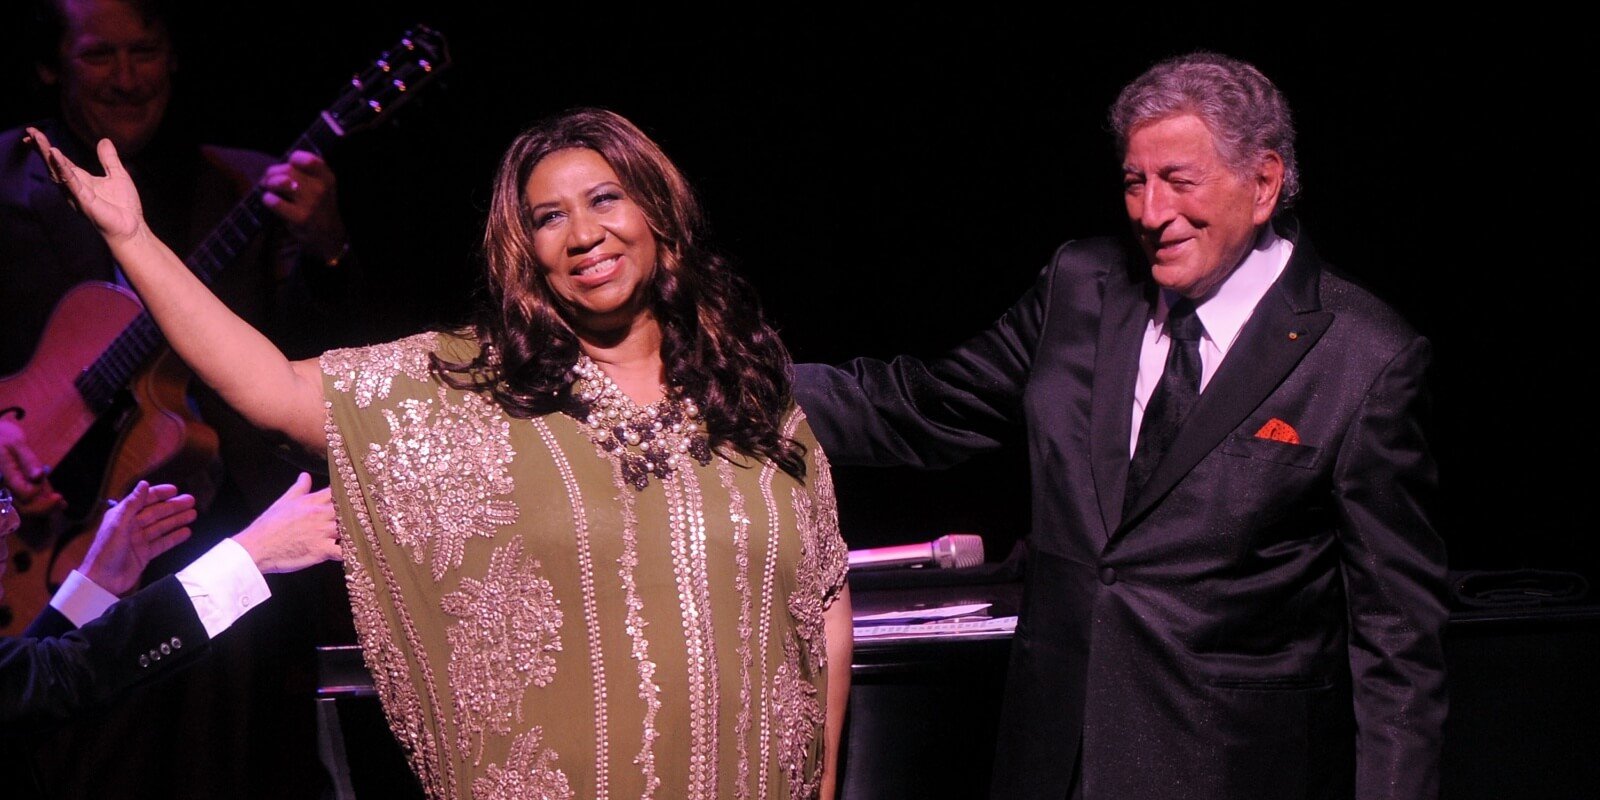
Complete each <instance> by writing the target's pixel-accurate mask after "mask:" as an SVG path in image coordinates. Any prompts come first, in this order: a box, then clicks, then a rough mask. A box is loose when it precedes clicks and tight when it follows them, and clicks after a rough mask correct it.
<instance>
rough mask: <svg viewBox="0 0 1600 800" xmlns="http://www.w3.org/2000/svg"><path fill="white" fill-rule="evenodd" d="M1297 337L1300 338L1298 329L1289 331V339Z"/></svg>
mask: <svg viewBox="0 0 1600 800" xmlns="http://www.w3.org/2000/svg"><path fill="white" fill-rule="evenodd" d="M1299 338H1300V332H1299V331H1289V341H1291V342H1292V341H1294V340H1296V339H1299Z"/></svg>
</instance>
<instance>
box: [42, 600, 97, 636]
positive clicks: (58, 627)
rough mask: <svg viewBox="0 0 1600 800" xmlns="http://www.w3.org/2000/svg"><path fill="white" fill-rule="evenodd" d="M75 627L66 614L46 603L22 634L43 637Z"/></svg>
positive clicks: (55, 634) (58, 633)
mask: <svg viewBox="0 0 1600 800" xmlns="http://www.w3.org/2000/svg"><path fill="white" fill-rule="evenodd" d="M108 610H109V609H108ZM77 627H78V626H77V625H74V624H72V620H70V619H67V615H66V614H63V613H61V612H60V611H57V610H56V607H55V606H51V605H47V606H45V607H44V610H43V611H40V612H39V616H37V617H34V618H33V622H30V623H28V629H27V630H25V631H23V632H22V636H23V638H25V639H45V638H49V637H52V636H61V635H62V634H65V633H66V632H67V631H70V630H73V629H74V628H77Z"/></svg>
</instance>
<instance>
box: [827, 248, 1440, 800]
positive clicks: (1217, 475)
mask: <svg viewBox="0 0 1600 800" xmlns="http://www.w3.org/2000/svg"><path fill="white" fill-rule="evenodd" d="M1282 233H1284V234H1285V235H1286V236H1288V237H1289V238H1291V239H1296V240H1297V241H1296V247H1295V251H1294V255H1293V257H1292V258H1291V259H1290V262H1289V264H1288V266H1287V267H1286V269H1285V271H1284V273H1283V275H1282V276H1281V277H1280V279H1279V280H1278V281H1277V282H1276V283H1275V284H1274V285H1273V286H1272V288H1271V289H1270V290H1269V291H1268V293H1267V295H1266V296H1265V297H1264V298H1263V299H1262V300H1261V302H1260V303H1259V304H1258V306H1257V308H1256V309H1255V311H1254V312H1253V314H1252V316H1251V317H1250V319H1249V321H1248V322H1247V323H1246V325H1245V326H1244V328H1243V329H1242V330H1241V331H1240V334H1239V337H1238V338H1237V340H1236V341H1235V343H1234V344H1233V346H1232V348H1231V349H1230V350H1229V352H1228V355H1227V357H1226V358H1225V359H1224V361H1223V363H1222V364H1221V366H1220V368H1219V369H1218V371H1217V372H1216V374H1215V376H1214V377H1213V379H1212V380H1211V382H1210V383H1209V384H1208V385H1207V387H1206V389H1205V391H1204V393H1203V394H1202V395H1201V397H1200V399H1199V401H1198V403H1197V405H1196V406H1195V408H1194V409H1193V411H1192V412H1191V414H1190V416H1189V417H1188V421H1187V422H1186V424H1185V427H1184V429H1183V431H1182V432H1181V433H1180V434H1179V438H1178V439H1177V441H1176V442H1175V443H1174V444H1173V447H1172V449H1171V451H1170V452H1169V453H1168V455H1167V456H1166V457H1165V459H1164V460H1163V461H1162V462H1161V463H1160V464H1159V465H1158V466H1157V468H1156V470H1155V472H1154V474H1153V475H1152V476H1151V478H1150V480H1149V481H1148V483H1147V484H1146V486H1145V488H1144V489H1143V491H1142V493H1141V495H1140V496H1139V498H1137V502H1136V503H1135V504H1134V506H1133V508H1132V510H1131V512H1130V515H1129V516H1127V517H1126V518H1124V517H1123V502H1122V494H1123V487H1124V482H1125V480H1126V474H1127V467H1128V461H1129V441H1130V431H1131V424H1132V413H1133V412H1132V402H1133V387H1134V379H1135V374H1136V371H1137V368H1138V362H1139V350H1140V338H1141V335H1142V332H1143V331H1144V329H1145V326H1146V324H1147V321H1148V319H1149V318H1150V313H1151V304H1152V303H1153V302H1154V299H1155V292H1154V290H1153V288H1152V287H1151V286H1150V284H1149V282H1148V267H1147V266H1146V262H1145V260H1144V259H1143V257H1142V256H1141V255H1139V254H1138V252H1137V251H1136V250H1134V249H1132V248H1131V246H1130V245H1129V243H1127V242H1124V241H1121V240H1113V239H1100V240H1087V241H1078V242H1070V243H1068V244H1066V245H1064V246H1062V247H1061V248H1060V249H1059V250H1058V251H1057V253H1056V255H1055V257H1054V259H1053V260H1052V263H1051V264H1050V265H1049V266H1048V267H1047V268H1046V269H1045V270H1043V272H1042V273H1041V274H1040V276H1039V279H1038V281H1037V282H1036V284H1035V285H1034V286H1033V288H1032V289H1031V290H1030V291H1029V292H1028V293H1027V294H1026V295H1025V296H1024V297H1023V298H1022V299H1021V300H1020V301H1019V302H1018V303H1017V304H1016V305H1015V306H1014V307H1013V308H1012V309H1011V310H1010V311H1009V312H1007V313H1006V314H1005V315H1004V316H1003V317H1002V318H1001V319H1000V320H999V321H998V322H997V323H996V324H995V325H994V326H993V327H992V328H990V329H989V330H988V331H986V332H984V333H982V334H980V335H978V336H976V337H974V338H972V339H971V340H969V341H967V342H966V343H964V344H963V345H961V346H960V347H958V348H956V349H954V350H953V351H951V352H950V353H948V354H946V355H944V356H942V357H940V358H937V359H931V360H918V359H914V358H904V357H903V358H899V359H895V360H894V361H893V362H881V361H874V360H866V359H862V360H857V361H853V362H850V363H849V364H846V365H844V366H843V367H842V368H833V367H826V366H821V365H799V366H798V367H797V369H796V394H797V397H798V400H799V402H800V404H801V406H803V407H804V409H805V411H806V413H807V415H808V417H809V418H810V421H811V425H812V427H813V429H814V430H815V431H816V432H817V436H818V438H819V440H820V442H821V444H822V446H823V447H824V449H825V450H826V451H827V452H828V454H829V456H830V457H831V458H832V460H833V461H834V462H835V463H839V464H878V465H909V466H916V467H925V468H932V467H939V466H945V465H948V464H950V463H953V462H956V461H958V460H960V459H962V458H965V457H967V456H968V455H970V454H972V453H974V452H976V451H980V450H984V449H988V448H992V447H996V446H998V445H999V444H1000V442H1001V441H1002V440H1003V439H1005V438H1007V437H1008V436H1010V435H1012V434H1014V433H1015V432H1016V427H1017V426H1018V425H1020V426H1021V427H1022V429H1023V431H1024V432H1025V436H1026V440H1027V447H1028V451H1029V457H1030V463H1031V470H1032V482H1033V487H1032V498H1033V499H1032V502H1033V529H1032V531H1031V533H1030V534H1029V537H1028V541H1029V548H1028V557H1027V562H1026V579H1025V590H1024V599H1023V607H1022V611H1021V616H1020V619H1019V622H1018V627H1017V631H1016V635H1015V640H1014V642H1013V648H1012V654H1011V661H1010V672H1009V677H1008V683H1007V687H1006V700H1005V703H1004V708H1003V710H1002V720H1001V730H1000V734H999V739H998V752H997V757H996V761H995V769H994V789H993V792H994V796H995V797H996V798H1005V800H1016V799H1017V798H1050V799H1051V800H1060V798H1064V797H1066V796H1067V795H1068V792H1069V791H1071V789H1072V787H1073V786H1074V784H1075V783H1076V784H1077V790H1078V791H1079V792H1081V793H1082V796H1083V797H1084V798H1087V800H1100V799H1101V798H1108V799H1110V798H1114V799H1115V800H1140V799H1141V798H1148V799H1149V800H1175V799H1177V798H1198V799H1201V800H1220V799H1223V798H1226V799H1227V800H1239V799H1240V798H1289V797H1294V798H1347V797H1360V798H1390V797H1393V798H1408V799H1410V800H1414V799H1415V798H1424V797H1432V796H1435V795H1436V794H1437V792H1438V760H1439V750H1440V737H1441V727H1442V724H1443V719H1444V716H1445V712H1446V695H1445V688H1444V663H1443V654H1442V649H1441V635H1442V631H1443V627H1444V623H1445V620H1446V611H1445V608H1444V605H1443V596H1444V581H1445V560H1444V552H1443V546H1442V544H1441V542H1440V539H1439V537H1438V536H1437V535H1436V533H1435V531H1434V529H1433V527H1432V524H1431V523H1430V517H1429V513H1428V505H1429V503H1430V499H1431V496H1432V495H1433V494H1434V491H1435V485H1436V474H1435V468H1434V465H1433V461H1432V458H1431V456H1430V454H1429V451H1428V448H1427V445H1426V442H1425V437H1424V433H1423V424H1422V421H1421V418H1422V416H1423V412H1424V408H1423V406H1424V404H1425V398H1426V390H1425V385H1424V383H1425V372H1426V370H1427V366H1428V362H1429V345H1428V343H1427V341H1426V340H1425V339H1423V338H1421V337H1420V336H1418V335H1417V334H1416V333H1415V332H1414V331H1413V330H1412V329H1411V328H1410V327H1409V326H1407V325H1406V324H1405V323H1404V322H1403V321H1402V320H1401V319H1400V318H1399V316H1398V315H1396V314H1395V313H1394V312H1393V311H1392V310H1391V309H1390V308H1388V307H1387V306H1385V305H1384V304H1383V303H1381V302H1380V301H1378V300H1377V299H1375V298H1374V297H1373V296H1372V295H1370V294H1368V293H1367V292H1365V291H1363V290H1361V289H1359V288H1357V287H1356V286H1355V285H1353V284H1352V283H1350V282H1348V281H1347V280H1344V279H1342V278H1340V277H1338V276H1336V275H1335V274H1333V273H1332V272H1331V271H1330V269H1329V267H1328V266H1327V265H1326V264H1324V263H1323V262H1322V261H1321V260H1320V259H1319V258H1318V257H1317V256H1316V254H1315V253H1314V252H1313V251H1312V249H1311V246H1310V245H1309V243H1308V242H1306V241H1305V240H1304V239H1303V238H1300V237H1297V236H1296V235H1295V231H1294V229H1293V224H1292V221H1291V223H1290V225H1289V226H1288V227H1285V228H1283V230H1282ZM1274 420H1276V421H1277V422H1275V423H1274V422H1273V421H1274ZM1269 423H1272V424H1270V425H1269ZM1286 428H1287V429H1292V430H1293V431H1294V432H1295V433H1296V434H1297V435H1296V436H1289V435H1287V433H1286V430H1285V429H1286ZM1274 432H1277V433H1276V435H1273V433H1274ZM1293 439H1297V441H1290V440H1293Z"/></svg>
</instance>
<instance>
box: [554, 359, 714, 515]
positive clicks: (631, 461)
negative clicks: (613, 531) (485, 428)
mask: <svg viewBox="0 0 1600 800" xmlns="http://www.w3.org/2000/svg"><path fill="white" fill-rule="evenodd" d="M568 373H569V377H570V378H571V379H572V405H571V407H570V408H569V409H568V410H567V414H568V415H569V416H571V417H572V418H573V419H576V420H577V421H578V425H579V427H581V428H583V431H584V433H585V434H586V435H588V437H589V438H590V440H592V441H593V442H594V443H595V444H596V445H598V446H599V447H600V449H601V450H604V451H605V452H606V454H607V455H609V456H610V457H612V458H614V459H617V460H618V462H620V463H621V465H622V478H623V480H625V481H627V482H628V483H629V484H630V485H632V486H633V488H635V489H638V490H640V491H643V490H644V488H645V487H646V486H649V485H650V476H651V475H655V476H656V477H658V478H666V477H667V476H669V475H671V474H672V473H673V472H674V471H675V470H677V468H678V466H679V465H680V462H681V461H682V459H683V458H684V457H686V456H687V457H692V458H694V459H695V460H696V461H699V462H700V463H701V465H705V464H709V463H711V445H710V438H709V437H708V436H707V435H706V431H705V425H704V424H703V423H702V422H701V421H700V408H699V406H697V405H695V402H694V401H693V400H691V399H689V398H687V397H684V396H683V393H682V390H681V388H680V387H676V386H673V387H666V390H665V392H664V394H663V396H662V398H661V399H660V400H657V401H656V402H654V403H651V404H650V405H647V406H643V407H641V406H639V404H637V403H635V402H633V399H632V398H630V397H628V395H627V394H625V393H623V391H622V389H621V388H620V387H618V386H617V384H616V383H615V382H613V381H612V380H611V377H610V376H608V375H606V374H605V372H604V371H603V370H601V369H600V365H598V364H596V363H594V361H593V359H590V358H589V357H588V356H586V355H580V356H579V357H578V361H577V363H576V364H573V365H572V367H571V369H569V370H568Z"/></svg>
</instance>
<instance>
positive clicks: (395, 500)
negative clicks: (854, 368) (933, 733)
mask: <svg viewBox="0 0 1600 800" xmlns="http://www.w3.org/2000/svg"><path fill="white" fill-rule="evenodd" d="M435 350H437V351H438V352H439V354H440V355H441V356H442V357H444V358H447V359H451V360H461V359H463V358H465V357H467V356H469V355H470V354H472V353H474V352H475V350H476V345H475V344H474V343H473V342H471V341H469V340H466V339H463V338H460V337H457V336H454V335H450V334H426V335H421V336H416V337H409V338H407V339H402V340H399V341H396V342H390V343H387V344H383V345H377V346H374V347H368V348H355V349H350V350H339V351H332V352H330V353H327V354H325V355H324V356H323V359H322V366H323V370H324V374H325V377H324V396H325V398H326V399H327V402H328V407H329V420H328V443H329V460H330V466H331V467H332V474H333V483H334V488H335V493H336V497H337V498H338V500H339V507H340V524H341V543H342V546H343V548H344V550H345V570H346V580H347V583H348V585H349V587H350V596H351V607H352V609H353V611H354V614H355V620H356V626H357V631H358V634H359V638H360V642H361V646H362V651H363V654H364V656H365V658H366V661H367V665H368V667H369V669H371V670H372V672H373V678H374V683H375V685H376V686H377V689H378V693H379V696H380V699H381V700H382V702H383V707H384V711H385V714H386V716H387V717H388V719H389V723H390V727H391V729H392V730H393V731H394V733H395V736H396V738H397V740H398V741H399V742H400V743H401V745H402V747H403V748H404V749H405V751H406V754H407V757H408V759H409V760H410V763H411V766H412V769H413V770H414V771H415V772H416V774H417V775H418V777H419V779H420V780H421V783H422V785H423V787H424V788H425V790H426V791H427V792H428V794H429V796H430V797H432V798H436V799H442V798H467V797H477V798H501V797H540V796H549V797H554V798H568V797H581V798H601V797H617V798H622V797H627V798H678V797H684V798H694V797H705V798H752V799H757V800H763V799H765V798H773V799H774V800H777V799H778V798H791V797H811V796H814V795H815V792H816V789H817V783H818V779H819V777H820V770H821V767H822V760H821V756H822V750H823V741H822V740H823V720H824V718H825V712H824V708H825V703H824V699H825V698H826V697H827V686H826V679H827V673H826V653H827V651H826V645H825V642H824V641H823V636H822V630H823V626H822V613H823V610H824V609H825V608H826V607H827V605H828V604H829V603H830V602H831V601H832V599H833V598H834V597H835V596H837V594H838V592H839V591H840V590H841V589H842V587H843V585H844V574H845V564H846V555H847V553H846V551H845V547H844V543H843V541H842V540H841V539H840V538H839V531H838V522H837V512H836V507H835V504H834V499H833V487H832V481H831V477H830V476H829V475H828V466H827V461H826V459H825V457H824V456H823V455H822V452H821V450H820V448H818V447H817V445H816V442H815V440H814V439H813V438H812V436H811V433H810V430H809V428H807V427H806V425H805V423H804V420H803V417H802V415H801V414H800V413H799V412H798V410H793V411H792V412H791V413H790V414H789V416H788V418H787V421H786V431H787V432H788V433H789V434H790V435H792V436H794V437H795V438H796V439H798V440H799V441H801V442H802V443H803V444H805V445H806V447H807V480H806V482H805V483H803V484H802V483H801V482H799V481H796V480H794V479H793V478H792V477H791V476H789V475H787V474H786V473H784V472H782V471H781V470H778V469H776V468H775V467H774V466H773V465H772V464H770V463H768V462H764V461H759V460H756V459H752V458H748V457H744V456H742V455H739V454H731V455H729V454H724V455H719V457H718V458H715V459H713V461H712V463H711V464H709V465H704V466H702V465H700V464H698V463H695V462H693V461H692V460H689V461H687V462H685V464H684V466H683V468H681V469H679V470H677V471H675V472H674V473H673V474H672V475H670V476H668V478H667V479H665V480H655V481H651V482H650V484H649V486H648V487H647V488H646V489H645V490H644V491H636V490H635V489H634V488H633V486H631V485H629V484H628V483H626V482H625V481H624V479H623V476H622V474H621V472H620V471H619V469H618V465H617V463H616V462H615V460H614V459H613V458H611V457H609V456H607V454H606V453H605V452H604V451H603V450H601V449H600V448H598V447H596V446H595V445H594V444H593V442H592V441H590V439H589V438H588V437H586V436H585V435H584V433H583V431H582V430H580V428H579V426H578V425H577V423H576V422H575V421H573V420H571V419H569V418H567V417H565V416H563V415H559V414H557V415H550V416H546V417H542V418H537V419H531V420H522V419H514V418H511V417H509V416H507V415H505V414H503V413H502V412H500V410H499V409H498V408H497V407H496V406H494V405H493V404H492V403H490V402H487V401H485V400H483V399H481V398H479V397H478V396H476V395H473V394H470V393H467V392H462V391H459V390H455V389H449V388H446V387H444V386H442V385H440V384H439V383H438V382H437V381H436V380H435V379H434V378H433V377H432V376H431V375H429V374H428V373H427V371H426V365H427V364H428V355H429V353H430V352H433V351H435ZM724 456H726V457H724Z"/></svg>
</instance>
